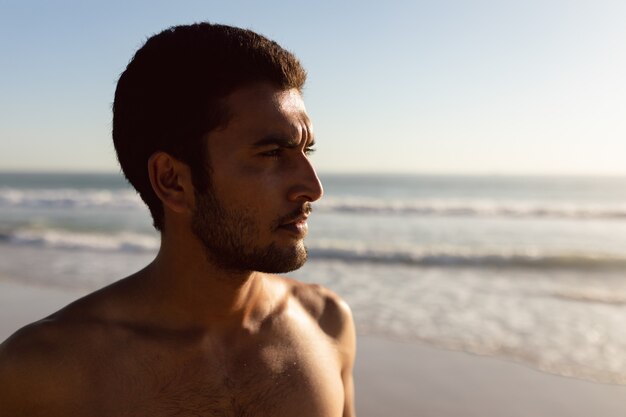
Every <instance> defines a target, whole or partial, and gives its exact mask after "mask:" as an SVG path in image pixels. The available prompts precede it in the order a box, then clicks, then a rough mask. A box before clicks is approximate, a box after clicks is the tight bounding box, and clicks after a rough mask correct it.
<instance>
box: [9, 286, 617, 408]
mask: <svg viewBox="0 0 626 417" xmlns="http://www.w3.org/2000/svg"><path fill="white" fill-rule="evenodd" d="M84 293H86V291H79V290H60V289H53V288H46V287H43V286H37V285H24V284H21V283H18V282H15V281H13V280H10V279H6V277H5V278H3V279H0V339H2V340H4V339H5V338H6V337H8V336H9V335H10V334H11V333H13V332H14V331H15V330H17V329H18V328H19V327H21V326H23V325H25V324H27V323H30V322H32V321H34V320H37V319H40V318H43V317H45V316H47V315H48V314H50V313H52V312H54V311H56V310H58V309H59V308H61V307H62V306H64V305H66V304H67V303H69V302H71V301H72V300H74V299H76V298H77V297H80V296H82V295H83V294H84ZM354 376H355V387H356V404H357V412H358V416H359V417H379V416H387V415H388V416H394V417H416V416H420V417H422V416H424V417H426V416H437V417H457V416H458V417H471V416H481V417H482V416H498V417H522V416H533V417H544V416H545V417H559V416H568V417H577V416H580V417H583V416H584V417H588V416H602V417H618V416H619V417H623V416H624V415H626V401H625V399H626V386H619V385H610V384H599V383H594V382H589V381H582V380H577V379H573V378H566V377H559V376H555V375H549V374H545V373H542V372H539V371H536V370H534V369H531V368H529V367H526V366H523V365H520V364H517V363H513V362H509V361H505V360H502V359H497V358H491V357H481V356H476V355H472V354H468V353H464V352H455V351H449V350H445V349H438V348H434V347H430V346H426V345H424V344H418V343H415V342H411V343H407V342H400V341H394V340H390V339H385V338H382V337H379V336H359V338H358V355H357V362H356V367H355V370H354Z"/></svg>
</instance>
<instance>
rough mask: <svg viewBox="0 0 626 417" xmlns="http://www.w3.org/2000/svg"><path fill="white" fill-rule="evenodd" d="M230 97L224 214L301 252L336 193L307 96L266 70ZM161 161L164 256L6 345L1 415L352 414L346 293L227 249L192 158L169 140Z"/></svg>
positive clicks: (224, 134)
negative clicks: (173, 151)
mask: <svg viewBox="0 0 626 417" xmlns="http://www.w3.org/2000/svg"><path fill="white" fill-rule="evenodd" d="M226 103H227V106H228V108H229V110H230V114H231V118H230V120H229V122H228V123H227V125H226V126H225V127H222V128H220V129H217V130H215V131H212V132H210V133H209V134H208V135H207V137H206V141H207V146H208V154H209V158H210V160H209V161H208V162H209V164H210V166H211V168H212V169H211V182H212V188H213V192H214V193H215V197H216V198H217V199H218V201H219V203H220V205H221V206H222V207H223V208H224V210H225V212H227V213H230V214H232V216H231V217H228V218H226V220H225V223H226V224H230V225H231V226H233V228H234V229H236V227H234V226H236V225H235V224H233V223H236V221H234V220H237V219H245V220H246V221H247V222H248V223H250V224H247V225H246V227H245V228H243V229H241V230H243V231H245V232H246V233H245V234H243V235H242V236H240V237H241V238H242V240H243V242H242V243H243V244H244V245H245V247H246V248H252V249H255V250H256V252H257V253H258V252H263V250H264V249H265V248H268V247H271V248H272V251H273V252H276V253H278V254H280V255H281V256H283V257H286V258H285V259H287V260H290V259H294V257H295V258H296V259H297V258H298V257H300V258H301V259H300V261H298V262H295V263H294V265H293V266H294V267H297V266H299V265H298V263H299V264H301V263H302V262H303V261H304V257H305V256H306V255H305V249H304V244H303V239H304V237H305V235H306V233H307V225H306V217H307V213H308V210H306V207H307V206H308V205H309V204H310V203H312V202H314V201H316V200H317V199H319V198H320V197H321V196H322V186H321V184H320V182H319V179H318V177H317V175H316V173H315V170H314V169H313V166H312V165H311V160H310V158H309V156H310V155H309V154H310V151H311V147H312V144H313V134H312V128H311V124H310V121H309V119H308V117H307V115H306V111H305V108H304V103H303V100H302V97H301V95H300V93H299V92H298V91H297V90H287V91H283V90H280V89H276V88H274V87H273V86H271V85H268V84H256V85H252V86H248V87H244V88H241V89H239V90H236V91H235V92H234V93H232V94H231V95H230V96H228V97H227V99H226ZM148 169H149V172H150V178H151V183H152V185H153V188H154V190H155V191H156V193H157V195H158V196H159V197H160V199H161V201H162V202H163V205H164V209H165V227H164V231H163V234H162V243H161V248H160V251H159V253H158V255H157V257H156V258H155V260H154V261H153V262H152V263H151V264H150V265H148V266H147V267H146V268H144V269H143V270H141V271H139V272H137V273H136V274H134V275H132V276H129V277H127V278H125V279H123V280H120V281H118V282H116V283H114V284H112V285H110V286H108V287H106V288H104V289H102V290H100V291H97V292H95V293H93V294H90V295H88V296H86V297H84V298H82V299H80V300H78V301H76V302H74V303H73V304H71V305H69V306H68V307H66V308H64V309H62V310H60V311H59V312H57V313H55V314H53V315H51V316H50V317H48V318H46V319H44V320H41V321H39V322H36V323H34V324H31V325H29V326H27V327H25V328H23V329H21V330H20V331H18V332H17V333H16V334H15V335H13V336H12V337H11V338H10V339H8V340H7V341H6V342H5V343H4V344H2V345H0V386H1V387H2V389H0V404H2V415H7V416H47V417H50V416H64V417H65V416H89V417H97V416H277V417H280V416H304V417H306V416H316V417H322V416H323V417H335V416H337V417H339V416H353V415H354V407H353V387H352V366H353V362H354V354H355V334H354V326H353V322H352V317H351V314H350V310H349V308H348V307H347V305H346V304H345V303H344V302H343V301H342V300H341V299H340V298H339V297H337V296H336V295H335V294H333V293H332V292H330V291H329V290H326V289H324V288H322V287H319V286H314V285H308V284H303V283H299V282H297V281H294V280H290V279H288V278H284V277H279V276H276V275H271V274H268V273H261V272H258V271H256V270H255V269H252V268H250V267H249V265H243V264H241V265H239V267H235V265H232V264H229V263H228V262H223V261H224V260H223V259H222V260H220V259H219V257H217V256H215V254H214V253H212V252H211V251H210V250H209V249H208V248H207V245H206V244H204V243H203V242H202V240H201V239H199V238H198V236H197V235H196V234H195V233H194V231H193V227H192V221H193V219H194V213H195V210H196V208H197V201H196V195H195V193H194V191H195V190H194V187H193V185H192V181H191V174H190V170H189V168H188V166H187V165H185V164H184V163H182V162H181V161H178V160H176V159H175V158H173V157H171V156H170V155H168V154H166V153H163V152H159V153H156V154H154V155H153V156H152V157H151V158H150V161H149V163H148ZM196 217H197V216H196ZM229 222H230V223H229ZM241 230H240V231H241ZM196 233H197V231H196ZM263 259H264V258H263ZM292 269H293V268H292Z"/></svg>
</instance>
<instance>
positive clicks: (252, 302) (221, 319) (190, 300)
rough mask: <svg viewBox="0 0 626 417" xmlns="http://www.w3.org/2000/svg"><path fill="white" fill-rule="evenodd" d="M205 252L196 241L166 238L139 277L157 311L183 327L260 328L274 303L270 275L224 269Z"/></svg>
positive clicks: (164, 235) (163, 238)
mask: <svg viewBox="0 0 626 417" xmlns="http://www.w3.org/2000/svg"><path fill="white" fill-rule="evenodd" d="M185 243H186V244H185ZM204 250H205V249H204V247H203V246H202V245H201V244H200V243H199V242H197V241H196V240H195V239H178V240H177V239H172V238H169V237H168V236H166V234H163V236H162V241H161V248H160V250H159V253H158V255H157V257H156V258H155V260H154V261H153V262H152V263H151V264H150V265H148V267H146V269H145V270H144V271H142V272H141V273H140V276H138V277H137V279H139V280H141V281H143V283H142V284H143V285H142V286H143V287H144V288H145V289H146V291H148V294H147V295H148V296H149V297H150V298H152V302H153V303H155V304H156V305H154V306H153V307H154V311H155V312H156V313H157V314H159V313H162V314H164V316H165V317H164V318H163V319H165V320H167V321H168V322H170V323H171V325H176V324H179V325H180V326H181V327H211V328H216V327H218V328H219V327H224V328H237V327H244V328H254V327H255V323H257V322H258V321H259V320H260V318H261V317H262V316H264V315H266V314H267V313H268V312H269V310H270V309H271V307H272V304H273V303H272V301H271V297H269V293H268V291H267V288H266V283H265V281H266V279H265V277H264V276H263V274H261V273H257V272H253V271H232V270H226V269H224V268H221V267H219V266H218V265H216V264H215V263H212V262H211V261H210V260H209V258H208V257H207V256H206V253H205V252H204Z"/></svg>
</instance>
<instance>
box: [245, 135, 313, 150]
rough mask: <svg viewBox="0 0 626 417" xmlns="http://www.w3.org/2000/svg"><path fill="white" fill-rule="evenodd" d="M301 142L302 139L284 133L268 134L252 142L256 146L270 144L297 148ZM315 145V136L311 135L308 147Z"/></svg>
mask: <svg viewBox="0 0 626 417" xmlns="http://www.w3.org/2000/svg"><path fill="white" fill-rule="evenodd" d="M299 144H300V140H298V139H296V138H295V137H288V136H282V135H268V136H265V137H263V138H261V139H259V140H257V141H256V142H254V143H253V144H252V146H253V147H255V148H260V147H263V146H268V145H276V146H280V147H283V148H296V147H298V145H299ZM313 145H315V138H313V137H311V138H310V139H309V141H308V143H307V145H306V146H307V147H308V148H310V147H311V146H313Z"/></svg>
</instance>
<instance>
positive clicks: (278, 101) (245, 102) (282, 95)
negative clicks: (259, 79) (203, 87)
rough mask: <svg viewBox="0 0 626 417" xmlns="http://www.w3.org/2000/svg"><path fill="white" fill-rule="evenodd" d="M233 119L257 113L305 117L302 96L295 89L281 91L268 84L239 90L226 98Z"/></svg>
mask: <svg viewBox="0 0 626 417" xmlns="http://www.w3.org/2000/svg"><path fill="white" fill-rule="evenodd" d="M226 104H227V105H228V107H229V110H230V111H231V115H232V116H233V117H237V116H249V115H253V114H258V113H267V114H270V113H284V114H288V115H294V116H297V115H299V114H302V115H305V116H306V108H305V106H304V100H303V99H302V94H300V91H298V90H297V89H295V88H292V89H288V90H283V89H279V88H276V87H274V86H272V85H271V84H268V83H259V84H254V85H251V86H247V87H242V88H239V89H237V90H235V91H233V92H232V93H231V94H230V95H228V96H227V97H226Z"/></svg>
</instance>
